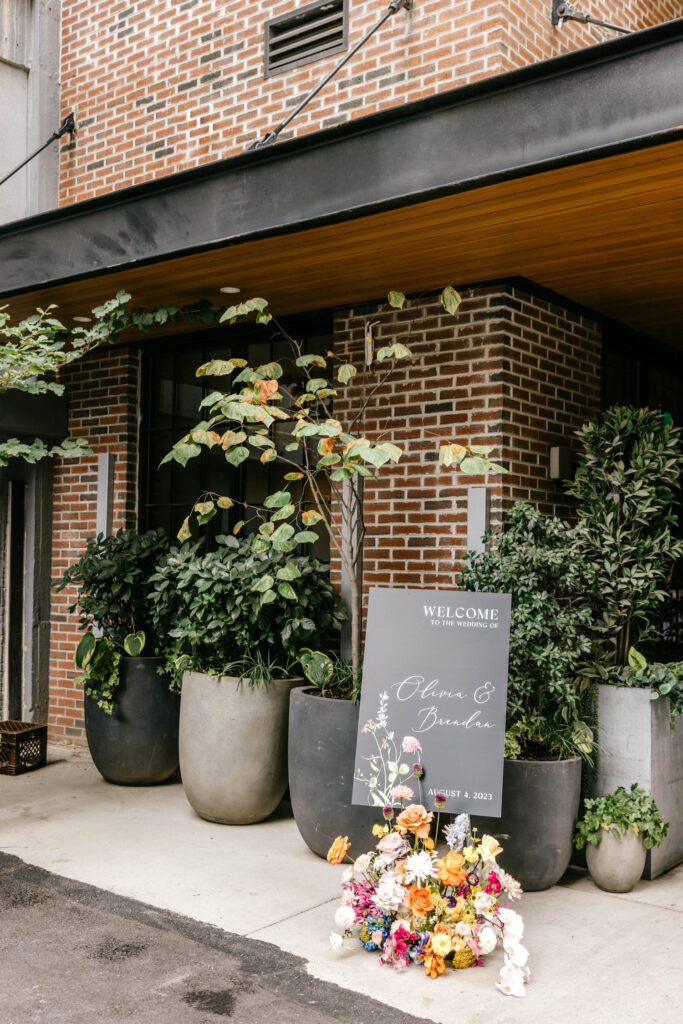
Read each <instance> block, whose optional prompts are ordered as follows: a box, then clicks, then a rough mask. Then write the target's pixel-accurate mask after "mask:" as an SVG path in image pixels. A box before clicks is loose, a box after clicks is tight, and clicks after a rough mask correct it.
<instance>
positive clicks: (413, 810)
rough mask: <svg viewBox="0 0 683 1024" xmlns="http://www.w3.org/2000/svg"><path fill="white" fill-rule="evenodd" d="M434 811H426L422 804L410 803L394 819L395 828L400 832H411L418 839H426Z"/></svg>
mask: <svg viewBox="0 0 683 1024" xmlns="http://www.w3.org/2000/svg"><path fill="white" fill-rule="evenodd" d="M433 817H434V813H433V812H432V811H426V810H425V809H424V807H423V806H422V804H410V806H409V807H406V809H405V810H404V811H401V813H400V814H399V816H398V818H397V819H396V828H398V829H400V830H401V832H412V833H413V835H415V836H419V837H420V839H427V837H428V836H429V826H430V824H431V821H432V818H433Z"/></svg>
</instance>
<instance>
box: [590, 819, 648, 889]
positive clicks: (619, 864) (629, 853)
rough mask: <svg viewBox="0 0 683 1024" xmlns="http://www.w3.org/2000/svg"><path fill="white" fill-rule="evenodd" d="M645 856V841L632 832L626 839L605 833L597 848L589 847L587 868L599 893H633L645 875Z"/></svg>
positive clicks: (609, 832) (624, 835) (628, 833)
mask: <svg viewBox="0 0 683 1024" xmlns="http://www.w3.org/2000/svg"><path fill="white" fill-rule="evenodd" d="M646 853H647V850H646V849H645V847H644V846H643V840H642V838H641V837H640V836H637V835H636V834H635V832H632V831H631V829H628V831H627V832H626V833H624V834H623V835H615V834H614V832H612V831H611V830H610V831H603V833H602V836H601V838H600V842H599V843H598V845H597V846H592V845H591V844H590V843H588V844H587V845H586V864H587V865H588V870H589V871H590V873H591V878H592V879H593V881H594V882H595V884H596V885H597V886H598V888H599V889H604V890H605V892H630V891H631V889H632V888H633V886H634V885H635V884H636V882H637V881H638V879H639V878H640V876H641V875H642V873H643V868H644V867H645V855H646Z"/></svg>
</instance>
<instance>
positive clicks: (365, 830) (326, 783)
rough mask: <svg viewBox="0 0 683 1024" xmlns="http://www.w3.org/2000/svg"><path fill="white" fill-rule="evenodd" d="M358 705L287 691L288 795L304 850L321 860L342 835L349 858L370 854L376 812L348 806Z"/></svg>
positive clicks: (378, 815) (379, 816)
mask: <svg viewBox="0 0 683 1024" xmlns="http://www.w3.org/2000/svg"><path fill="white" fill-rule="evenodd" d="M359 708H360V705H359V704H353V703H352V702H351V701H349V700H337V699H335V698H333V697H321V696H320V694H319V692H318V691H317V690H316V689H315V688H313V687H305V686H301V687H298V688H297V689H296V690H293V691H292V697H291V701H290V708H289V795H290V798H291V801H292V811H293V812H294V820H295V821H296V824H297V828H298V829H299V832H300V833H301V837H302V839H303V840H304V842H305V843H306V845H307V846H308V847H309V849H311V850H312V851H313V853H317V855H318V856H319V857H325V856H326V855H327V851H328V850H329V848H330V846H331V845H332V842H333V841H334V839H335V837H336V836H339V835H342V836H348V838H349V840H350V841H351V853H350V856H351V857H357V856H358V854H361V853H365V851H366V850H369V849H371V848H372V847H373V846H374V845H375V843H376V839H374V838H373V835H372V826H373V825H375V824H377V823H382V820H383V819H382V812H381V808H379V807H361V806H359V805H356V804H352V803H351V791H352V789H353V772H354V764H355V757H356V736H357V733H358V712H359Z"/></svg>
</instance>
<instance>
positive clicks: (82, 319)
mask: <svg viewBox="0 0 683 1024" xmlns="http://www.w3.org/2000/svg"><path fill="white" fill-rule="evenodd" d="M74 322H75V323H77V324H91V323H92V317H91V316H75V317H74Z"/></svg>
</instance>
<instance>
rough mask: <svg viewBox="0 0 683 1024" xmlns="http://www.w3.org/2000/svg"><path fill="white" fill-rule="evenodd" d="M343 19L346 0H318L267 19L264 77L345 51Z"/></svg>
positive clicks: (344, 18) (345, 41)
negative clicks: (293, 10)
mask: <svg viewBox="0 0 683 1024" xmlns="http://www.w3.org/2000/svg"><path fill="white" fill-rule="evenodd" d="M347 21H348V19H347V0H318V2H317V3H313V4H306V6H305V7H300V8H299V9H298V10H297V11H295V12H294V13H291V14H283V15H281V16H280V17H279V18H273V19H272V20H271V21H267V22H266V26H265V73H266V77H268V76H269V75H275V74H278V73H279V72H281V71H289V70H290V68H296V67H298V66H299V65H300V64H308V63H309V62H310V61H313V60H320V59H321V58H322V57H327V56H328V55H329V54H332V53H339V51H340V50H345V49H346V46H347Z"/></svg>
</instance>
